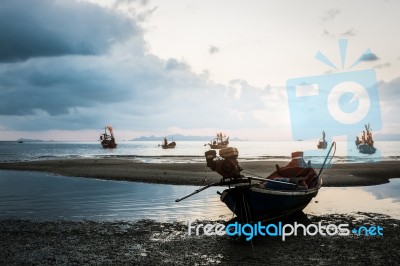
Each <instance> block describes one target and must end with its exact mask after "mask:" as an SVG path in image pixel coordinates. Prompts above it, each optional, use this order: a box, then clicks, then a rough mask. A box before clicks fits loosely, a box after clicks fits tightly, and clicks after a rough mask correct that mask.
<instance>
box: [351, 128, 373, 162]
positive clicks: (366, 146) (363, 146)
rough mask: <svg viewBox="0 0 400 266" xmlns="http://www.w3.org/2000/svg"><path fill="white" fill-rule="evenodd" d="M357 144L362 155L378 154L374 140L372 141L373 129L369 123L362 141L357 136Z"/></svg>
mask: <svg viewBox="0 0 400 266" xmlns="http://www.w3.org/2000/svg"><path fill="white" fill-rule="evenodd" d="M355 143H356V146H357V149H358V151H359V152H360V153H364V154H374V153H375V152H376V148H375V147H374V140H373V139H372V129H371V126H370V125H369V123H368V125H365V131H363V134H362V136H361V139H360V138H359V137H358V136H356V141H355Z"/></svg>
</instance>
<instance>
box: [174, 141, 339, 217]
mask: <svg viewBox="0 0 400 266" xmlns="http://www.w3.org/2000/svg"><path fill="white" fill-rule="evenodd" d="M333 147H335V150H336V143H335V142H333V143H332V145H331V147H330V149H329V151H328V154H327V156H326V157H325V160H324V163H323V165H322V167H321V169H320V170H319V172H318V173H317V171H316V170H315V169H314V168H312V167H311V162H310V161H309V162H307V163H306V162H305V161H304V159H303V152H293V153H292V160H291V162H290V163H288V164H287V165H286V166H284V167H279V166H278V165H276V171H274V172H273V173H271V174H270V175H269V176H267V177H266V178H262V177H255V176H244V175H242V174H241V171H242V168H241V167H240V166H239V163H238V161H237V157H238V154H239V152H238V150H237V149H236V148H234V147H229V148H226V149H221V150H220V153H219V155H220V157H217V156H216V151H215V150H209V151H207V152H206V153H205V156H206V161H207V166H208V167H209V168H210V169H211V170H213V171H215V172H217V173H218V174H220V175H221V176H222V179H221V180H220V181H219V182H216V183H212V184H209V185H207V186H205V187H203V188H200V189H198V190H196V191H194V192H193V193H191V194H189V195H186V196H184V197H181V198H178V199H177V200H176V201H177V202H179V201H181V200H183V199H186V198H188V197H190V196H192V195H194V194H196V193H199V192H200V191H202V190H204V189H207V188H209V187H211V186H228V188H227V189H225V190H224V191H223V192H222V193H219V194H220V199H221V201H222V202H224V203H225V204H226V206H227V207H228V208H229V209H230V210H231V211H232V212H233V213H234V214H235V215H236V219H238V220H239V221H243V222H254V221H267V220H272V219H276V218H280V217H284V216H289V215H291V214H294V213H296V212H299V211H301V210H303V209H304V208H305V207H306V206H307V205H308V204H309V203H310V201H311V200H312V198H313V197H315V196H316V195H317V194H318V191H319V189H320V188H321V186H322V178H321V173H322V170H323V168H324V166H325V164H326V161H327V159H328V157H329V154H330V153H331V151H332V148H333ZM332 157H333V155H332Z"/></svg>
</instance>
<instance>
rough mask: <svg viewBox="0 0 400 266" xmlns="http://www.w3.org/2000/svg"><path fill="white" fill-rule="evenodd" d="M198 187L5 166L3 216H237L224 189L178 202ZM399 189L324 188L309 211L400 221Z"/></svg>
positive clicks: (397, 185)
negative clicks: (225, 198)
mask: <svg viewBox="0 0 400 266" xmlns="http://www.w3.org/2000/svg"><path fill="white" fill-rule="evenodd" d="M197 188H198V187H196V186H179V185H158V184H145V183H137V182H125V181H109V180H99V179H90V178H80V177H66V176H59V175H52V174H46V173H41V172H27V171H8V170H7V171H6V170H0V218H3V219H4V218H22V219H25V218H29V219H39V220H41V219H44V220H53V219H67V220H95V221H109V220H127V221H135V220H139V219H152V220H158V221H182V220H188V219H229V218H231V217H232V213H231V212H230V211H229V209H228V208H227V207H226V206H225V204H224V203H222V202H221V201H220V200H219V195H217V191H220V192H222V191H223V190H224V188H223V187H212V188H209V189H207V190H204V191H203V192H200V193H199V194H197V195H194V196H192V197H190V198H188V199H186V200H183V201H181V202H178V203H176V202H175V199H176V198H179V197H181V196H184V195H186V194H189V193H191V192H193V191H194V190H196V189H197ZM399 191H400V179H391V181H390V183H388V184H383V185H377V186H367V187H349V188H335V187H322V188H321V189H320V191H319V194H318V196H317V197H315V198H314V199H313V200H312V201H311V203H310V204H309V205H308V206H307V207H306V208H305V209H304V213H306V214H313V215H329V214H350V213H356V212H373V213H381V214H386V215H389V216H391V217H393V218H396V219H400V193H399Z"/></svg>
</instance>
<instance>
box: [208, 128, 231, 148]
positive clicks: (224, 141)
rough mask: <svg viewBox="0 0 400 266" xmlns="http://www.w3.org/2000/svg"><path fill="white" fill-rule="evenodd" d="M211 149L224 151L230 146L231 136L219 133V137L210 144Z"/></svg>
mask: <svg viewBox="0 0 400 266" xmlns="http://www.w3.org/2000/svg"><path fill="white" fill-rule="evenodd" d="M207 144H208V145H210V148H211V149H223V148H226V147H228V145H229V136H228V137H227V136H226V135H223V134H222V132H220V133H217V136H216V137H215V138H214V139H213V140H212V141H211V142H210V143H207Z"/></svg>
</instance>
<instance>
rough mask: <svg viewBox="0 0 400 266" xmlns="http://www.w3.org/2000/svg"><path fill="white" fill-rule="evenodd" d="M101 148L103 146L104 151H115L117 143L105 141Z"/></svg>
mask: <svg viewBox="0 0 400 266" xmlns="http://www.w3.org/2000/svg"><path fill="white" fill-rule="evenodd" d="M101 146H103V148H104V149H115V148H116V147H117V143H115V141H114V140H103V141H102V142H101Z"/></svg>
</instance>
